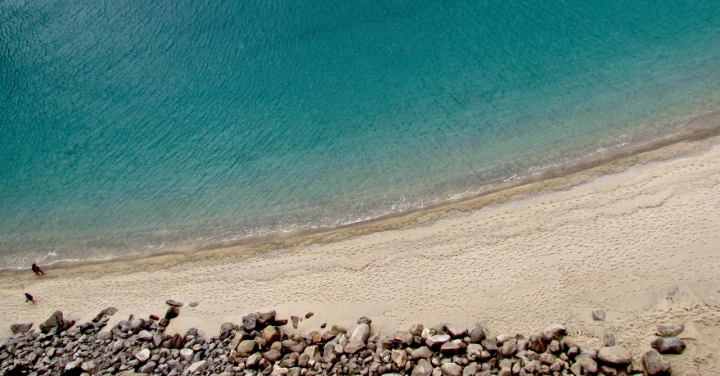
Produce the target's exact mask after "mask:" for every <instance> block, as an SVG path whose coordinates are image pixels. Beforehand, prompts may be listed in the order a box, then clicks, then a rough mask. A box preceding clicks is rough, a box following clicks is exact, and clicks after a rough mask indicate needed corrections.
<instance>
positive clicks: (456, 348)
mask: <svg viewBox="0 0 720 376" xmlns="http://www.w3.org/2000/svg"><path fill="white" fill-rule="evenodd" d="M462 350H465V349H464V348H463V347H462V346H460V344H459V343H457V342H454V341H453V342H445V343H443V344H442V346H440V352H441V353H442V354H443V356H445V357H452V356H453V355H457V354H459V353H460V352H461V351H462Z"/></svg>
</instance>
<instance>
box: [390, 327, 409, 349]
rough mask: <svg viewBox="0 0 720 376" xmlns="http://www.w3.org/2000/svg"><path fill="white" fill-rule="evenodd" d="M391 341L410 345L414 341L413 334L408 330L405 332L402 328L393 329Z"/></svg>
mask: <svg viewBox="0 0 720 376" xmlns="http://www.w3.org/2000/svg"><path fill="white" fill-rule="evenodd" d="M392 342H394V343H401V344H404V345H405V346H410V345H412V344H413V342H414V336H413V334H412V333H410V332H406V331H404V330H397V331H395V334H394V336H393V340H392Z"/></svg>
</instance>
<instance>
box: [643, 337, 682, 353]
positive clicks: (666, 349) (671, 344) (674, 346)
mask: <svg viewBox="0 0 720 376" xmlns="http://www.w3.org/2000/svg"><path fill="white" fill-rule="evenodd" d="M650 346H651V347H652V348H653V349H655V350H657V351H658V352H659V353H660V354H682V353H683V351H685V342H683V341H682V340H681V339H679V338H676V337H658V338H656V339H655V340H654V341H652V342H651V343H650Z"/></svg>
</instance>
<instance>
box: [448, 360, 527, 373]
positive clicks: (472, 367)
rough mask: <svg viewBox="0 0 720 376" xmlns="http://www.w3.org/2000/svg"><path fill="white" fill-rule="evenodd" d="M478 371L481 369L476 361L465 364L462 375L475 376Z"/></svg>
mask: <svg viewBox="0 0 720 376" xmlns="http://www.w3.org/2000/svg"><path fill="white" fill-rule="evenodd" d="M518 364H519V363H518ZM478 371H479V367H478V364H477V363H475V362H472V363H470V364H468V365H467V366H465V368H463V373H462V376H475V374H476V373H478ZM518 372H519V371H518Z"/></svg>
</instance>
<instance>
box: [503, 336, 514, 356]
mask: <svg viewBox="0 0 720 376" xmlns="http://www.w3.org/2000/svg"><path fill="white" fill-rule="evenodd" d="M516 351H517V340H516V339H515V338H513V339H510V340H507V341H505V343H503V345H502V349H501V352H502V354H503V356H504V357H506V358H508V357H510V356H512V355H513V354H515V352H516Z"/></svg>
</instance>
